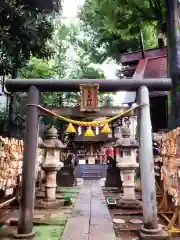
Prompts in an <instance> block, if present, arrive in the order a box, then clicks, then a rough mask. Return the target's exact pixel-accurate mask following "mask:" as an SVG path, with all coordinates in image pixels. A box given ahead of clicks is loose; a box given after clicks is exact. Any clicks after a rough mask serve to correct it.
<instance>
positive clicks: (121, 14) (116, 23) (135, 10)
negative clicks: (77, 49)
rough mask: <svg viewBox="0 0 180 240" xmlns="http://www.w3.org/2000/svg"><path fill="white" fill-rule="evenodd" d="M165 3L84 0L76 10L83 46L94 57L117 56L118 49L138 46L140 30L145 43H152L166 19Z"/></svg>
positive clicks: (128, 0) (155, 1) (95, 59)
mask: <svg viewBox="0 0 180 240" xmlns="http://www.w3.org/2000/svg"><path fill="white" fill-rule="evenodd" d="M164 4H165V3H164V1H163V0H121V1H119V0H113V1H110V0H101V1H100V0H86V1H85V4H84V6H83V7H82V9H81V11H80V13H79V16H80V18H81V21H82V27H83V30H84V32H85V34H86V37H87V41H86V43H84V49H85V50H86V51H87V52H88V53H89V52H90V53H91V58H92V59H93V60H94V61H97V62H103V61H104V60H105V59H106V58H107V57H112V58H114V59H116V60H117V59H118V57H119V54H120V53H124V52H129V51H134V50H138V49H139V48H140V41H139V34H140V30H141V31H142V32H143V37H144V43H145V47H154V46H155V44H156V39H155V35H156V33H157V30H158V29H159V28H160V27H161V26H162V24H163V22H164V19H165V7H164Z"/></svg>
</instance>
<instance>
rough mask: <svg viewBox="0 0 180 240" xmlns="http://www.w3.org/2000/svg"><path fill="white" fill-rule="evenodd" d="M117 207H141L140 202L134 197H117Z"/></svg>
mask: <svg viewBox="0 0 180 240" xmlns="http://www.w3.org/2000/svg"><path fill="white" fill-rule="evenodd" d="M118 207H121V208H125V209H140V208H142V203H141V202H140V201H138V200H136V199H125V198H122V199H119V201H118Z"/></svg>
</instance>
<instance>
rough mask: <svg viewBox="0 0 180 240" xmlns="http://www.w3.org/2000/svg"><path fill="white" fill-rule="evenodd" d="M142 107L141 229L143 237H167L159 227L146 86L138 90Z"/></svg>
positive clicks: (140, 111)
mask: <svg viewBox="0 0 180 240" xmlns="http://www.w3.org/2000/svg"><path fill="white" fill-rule="evenodd" d="M138 100H139V105H141V106H140V109H139V111H138V121H139V122H138V125H139V126H138V130H139V163H140V171H141V186H142V199H143V217H144V226H143V227H142V228H141V230H140V237H141V239H145V240H151V239H167V238H168V234H167V232H166V231H164V230H163V229H162V227H159V225H158V218H157V202H156V186H155V174H154V159H153V146H152V126H151V117H150V106H149V91H148V88H147V87H145V86H141V87H140V88H139V90H138Z"/></svg>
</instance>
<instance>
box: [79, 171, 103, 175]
mask: <svg viewBox="0 0 180 240" xmlns="http://www.w3.org/2000/svg"><path fill="white" fill-rule="evenodd" d="M82 174H92V175H97V174H99V175H101V173H100V172H92V171H83V172H82Z"/></svg>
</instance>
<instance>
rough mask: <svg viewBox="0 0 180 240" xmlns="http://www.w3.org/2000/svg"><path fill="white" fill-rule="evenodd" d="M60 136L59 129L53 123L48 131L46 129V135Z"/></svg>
mask: <svg viewBox="0 0 180 240" xmlns="http://www.w3.org/2000/svg"><path fill="white" fill-rule="evenodd" d="M57 136H58V130H57V129H56V128H55V127H54V125H52V126H51V127H50V128H49V129H48V130H47V131H46V137H57Z"/></svg>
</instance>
